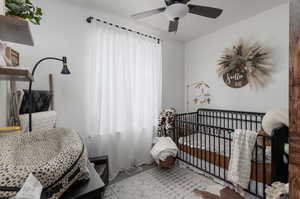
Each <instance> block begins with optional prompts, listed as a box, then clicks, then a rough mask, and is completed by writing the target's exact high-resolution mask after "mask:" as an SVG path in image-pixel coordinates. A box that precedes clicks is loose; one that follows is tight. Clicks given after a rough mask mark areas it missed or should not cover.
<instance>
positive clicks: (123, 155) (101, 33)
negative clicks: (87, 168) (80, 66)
mask: <svg viewBox="0 0 300 199" xmlns="http://www.w3.org/2000/svg"><path fill="white" fill-rule="evenodd" d="M89 47H90V52H89V62H90V63H89V72H88V76H87V79H88V81H89V82H88V93H89V94H88V99H89V101H88V103H89V104H88V105H87V113H88V115H87V116H88V117H87V118H88V132H87V136H88V139H87V142H88V148H89V152H90V155H91V156H98V155H108V156H109V161H110V164H109V165H110V171H111V174H112V175H111V177H115V176H116V174H117V173H118V172H119V171H121V170H125V169H129V168H131V167H133V166H137V165H140V164H143V163H150V162H151V156H150V150H151V144H152V136H153V130H154V125H155V123H156V122H157V118H158V115H159V110H160V109H161V92H162V83H161V75H162V52H161V44H159V43H158V42H157V41H156V40H153V39H149V38H145V37H142V36H139V35H137V34H134V33H131V32H128V31H124V30H122V29H118V28H115V27H113V26H109V25H105V24H103V23H99V22H93V23H92V24H91V30H90V35H89Z"/></svg>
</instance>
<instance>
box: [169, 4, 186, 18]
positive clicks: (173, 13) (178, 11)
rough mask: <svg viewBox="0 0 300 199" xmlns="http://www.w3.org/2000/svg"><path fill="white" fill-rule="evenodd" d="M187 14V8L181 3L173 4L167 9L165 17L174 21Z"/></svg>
mask: <svg viewBox="0 0 300 199" xmlns="http://www.w3.org/2000/svg"><path fill="white" fill-rule="evenodd" d="M188 13H189V8H188V6H187V5H186V4H183V3H174V4H172V5H170V6H168V7H167V9H166V11H165V15H166V16H167V18H168V19H169V20H170V21H174V19H178V18H182V17H184V16H185V15H187V14H188Z"/></svg>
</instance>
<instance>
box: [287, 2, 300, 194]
mask: <svg viewBox="0 0 300 199" xmlns="http://www.w3.org/2000/svg"><path fill="white" fill-rule="evenodd" d="M289 102H290V126H289V144H290V152H289V157H290V161H289V163H290V164H289V182H290V198H291V199H299V198H300V0H290V100H289Z"/></svg>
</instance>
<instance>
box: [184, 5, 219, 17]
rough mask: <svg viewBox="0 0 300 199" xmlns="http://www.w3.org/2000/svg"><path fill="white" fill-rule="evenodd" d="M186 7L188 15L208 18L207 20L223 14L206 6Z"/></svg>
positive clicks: (217, 9)
mask: <svg viewBox="0 0 300 199" xmlns="http://www.w3.org/2000/svg"><path fill="white" fill-rule="evenodd" d="M188 7H189V9H190V11H189V12H190V13H192V14H195V15H200V16H204V17H209V18H217V17H219V16H220V15H221V14H222V12H223V10H222V9H219V8H212V7H207V6H198V5H193V4H189V5H188Z"/></svg>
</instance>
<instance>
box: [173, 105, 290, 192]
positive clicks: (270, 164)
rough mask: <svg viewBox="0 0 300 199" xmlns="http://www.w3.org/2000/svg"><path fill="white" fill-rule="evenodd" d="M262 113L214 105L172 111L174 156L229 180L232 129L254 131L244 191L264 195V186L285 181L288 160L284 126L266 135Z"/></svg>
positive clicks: (286, 135)
mask: <svg viewBox="0 0 300 199" xmlns="http://www.w3.org/2000/svg"><path fill="white" fill-rule="evenodd" d="M263 116H264V113H255V112H241V111H228V110H214V109H199V110H198V111H197V112H192V113H185V114H178V115H176V116H175V130H174V132H173V135H172V138H173V139H174V141H175V143H176V144H177V145H178V148H179V153H178V159H179V160H181V161H183V162H184V163H186V164H188V165H191V166H193V167H195V168H197V169H200V170H201V171H203V172H206V173H208V174H210V175H211V176H213V177H215V178H218V179H220V180H222V181H225V182H227V183H230V182H229V181H228V180H227V176H226V171H227V168H228V166H229V160H230V157H231V140H232V136H231V135H232V133H234V130H235V129H247V130H253V131H257V132H259V135H258V138H257V140H256V145H255V149H254V151H253V159H252V163H251V183H249V187H248V189H247V190H245V191H247V192H249V193H251V194H253V195H255V196H258V197H259V198H265V197H266V194H265V189H266V186H268V185H270V184H271V183H273V182H275V181H281V182H287V181H288V163H286V162H285V161H284V156H286V154H285V152H284V145H285V143H287V142H288V128H287V127H281V128H278V129H275V130H273V133H272V135H267V134H265V133H263V131H262V125H261V123H262V119H263ZM286 159H287V160H288V158H286Z"/></svg>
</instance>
